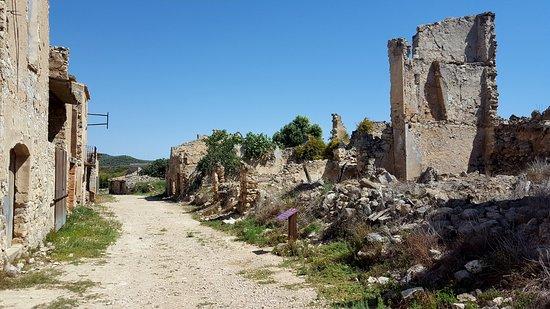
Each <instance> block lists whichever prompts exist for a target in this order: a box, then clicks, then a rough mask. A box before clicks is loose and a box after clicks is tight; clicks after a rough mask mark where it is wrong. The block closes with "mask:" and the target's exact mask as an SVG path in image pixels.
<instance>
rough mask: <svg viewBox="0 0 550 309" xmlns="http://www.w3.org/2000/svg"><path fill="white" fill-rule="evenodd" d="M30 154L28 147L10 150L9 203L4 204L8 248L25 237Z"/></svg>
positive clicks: (22, 146)
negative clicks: (25, 210) (22, 209)
mask: <svg viewBox="0 0 550 309" xmlns="http://www.w3.org/2000/svg"><path fill="white" fill-rule="evenodd" d="M29 157H30V153H29V149H28V148H27V146H25V145H23V144H17V145H15V147H13V148H12V149H11V150H10V168H9V177H8V201H7V203H4V214H5V216H6V222H7V225H6V236H7V243H8V246H11V245H12V244H13V243H15V242H19V243H21V242H23V238H24V237H25V227H24V226H22V225H24V222H25V220H24V218H18V217H19V216H23V215H24V213H25V212H24V211H18V210H19V209H21V208H25V207H26V206H27V203H28V201H29V181H30V179H29V177H30V160H29Z"/></svg>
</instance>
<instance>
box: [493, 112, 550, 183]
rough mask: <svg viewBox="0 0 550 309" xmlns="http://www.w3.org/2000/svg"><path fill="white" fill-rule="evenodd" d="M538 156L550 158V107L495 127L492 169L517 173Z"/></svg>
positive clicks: (511, 119)
mask: <svg viewBox="0 0 550 309" xmlns="http://www.w3.org/2000/svg"><path fill="white" fill-rule="evenodd" d="M535 160H550V107H549V108H548V109H547V110H546V111H545V112H543V113H542V114H540V113H534V114H533V117H531V118H518V117H515V116H512V117H511V118H510V120H508V121H503V122H501V123H500V124H499V125H498V126H497V127H496V128H495V144H494V148H493V151H492V153H491V160H490V167H489V170H490V172H491V173H493V174H509V175H517V174H519V173H520V172H522V171H523V170H525V169H526V168H527V167H528V166H529V164H530V163H531V162H533V161H535Z"/></svg>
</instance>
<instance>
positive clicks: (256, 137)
mask: <svg viewBox="0 0 550 309" xmlns="http://www.w3.org/2000/svg"><path fill="white" fill-rule="evenodd" d="M273 150H275V144H274V143H273V141H272V140H271V138H269V137H268V136H267V135H265V134H255V133H252V132H249V133H248V134H246V136H245V138H244V139H243V142H242V148H241V151H242V154H243V159H245V160H247V161H264V160H267V159H269V157H270V156H271V155H272V153H273Z"/></svg>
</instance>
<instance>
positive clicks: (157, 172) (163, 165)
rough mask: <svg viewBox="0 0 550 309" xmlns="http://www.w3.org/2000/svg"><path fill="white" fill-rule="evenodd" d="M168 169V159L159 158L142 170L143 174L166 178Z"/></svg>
mask: <svg viewBox="0 0 550 309" xmlns="http://www.w3.org/2000/svg"><path fill="white" fill-rule="evenodd" d="M167 169H168V159H157V160H155V161H153V162H151V163H149V164H148V165H146V166H145V167H144V168H143V170H141V175H148V176H151V177H157V178H164V177H166V170H167Z"/></svg>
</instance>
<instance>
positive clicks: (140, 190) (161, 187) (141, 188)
mask: <svg viewBox="0 0 550 309" xmlns="http://www.w3.org/2000/svg"><path fill="white" fill-rule="evenodd" d="M165 189H166V181H165V180H156V181H145V182H138V183H136V184H135V185H134V187H133V188H132V190H131V192H132V194H138V195H142V194H144V195H159V194H162V193H164V191H165Z"/></svg>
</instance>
